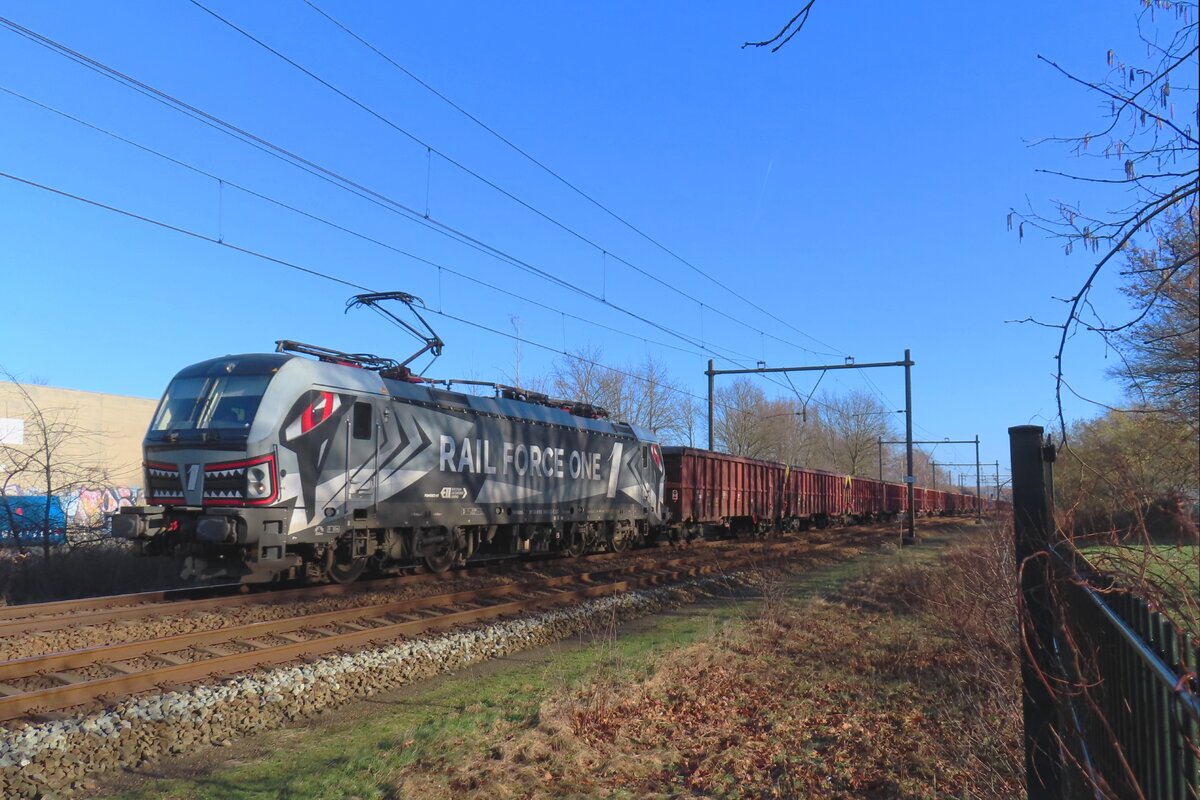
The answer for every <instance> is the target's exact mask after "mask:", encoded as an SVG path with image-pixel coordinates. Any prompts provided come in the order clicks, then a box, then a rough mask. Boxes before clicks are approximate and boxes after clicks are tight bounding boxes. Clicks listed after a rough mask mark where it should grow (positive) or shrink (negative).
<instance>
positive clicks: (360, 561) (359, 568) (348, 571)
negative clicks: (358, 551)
mask: <svg viewBox="0 0 1200 800" xmlns="http://www.w3.org/2000/svg"><path fill="white" fill-rule="evenodd" d="M349 549H350V548H349V547H348V546H340V547H334V548H330V549H329V550H327V551H326V553H327V555H326V556H325V575H326V576H327V577H328V578H329V580H331V581H333V582H334V583H353V582H354V581H356V580H358V579H359V578H360V577H361V576H362V574H363V572H364V571H365V570H366V568H367V559H366V557H365V556H364V557H361V558H353V557H351V556H350V553H349V552H348V551H349Z"/></svg>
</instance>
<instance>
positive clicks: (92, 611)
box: [0, 541, 736, 637]
mask: <svg viewBox="0 0 1200 800" xmlns="http://www.w3.org/2000/svg"><path fill="white" fill-rule="evenodd" d="M692 546H693V547H696V546H699V547H702V548H718V547H736V545H731V543H730V542H728V541H713V542H698V543H694V544H693V545H692ZM639 552H642V551H626V552H623V553H591V554H589V555H588V556H587V558H588V559H589V560H611V559H613V558H615V557H618V556H622V555H625V556H628V555H633V556H634V557H636V556H637V555H638V554H639ZM546 561H550V563H554V564H558V563H563V562H564V560H563V559H553V560H551V559H547V560H546ZM546 561H520V562H515V563H513V562H507V563H502V564H498V565H489V566H479V567H473V568H472V567H469V568H466V569H459V570H454V571H453V572H452V573H450V574H448V575H447V574H442V573H431V572H428V571H425V572H419V573H417V574H410V575H402V576H389V577H386V578H378V579H374V580H368V581H359V582H356V583H350V584H339V583H332V584H322V585H320V586H301V587H297V588H294V589H278V590H272V591H264V592H250V593H238V594H222V595H217V596H214V597H205V598H198V599H179V600H172V599H170V598H171V597H186V596H187V595H188V593H191V594H192V595H193V597H194V594H195V593H197V592H200V591H203V588H213V587H198V588H194V589H192V588H189V589H172V590H165V591H161V592H143V593H137V594H124V595H108V596H105V597H91V598H82V599H79V600H61V601H54V602H50V603H36V604H29V605H24V606H11V607H9V608H7V609H4V613H3V614H0V637H7V636H17V635H20V634H24V633H31V632H33V631H51V630H59V629H62V628H71V627H76V626H81V625H92V624H96V623H103V622H111V621H115V620H120V619H134V618H149V617H158V616H166V615H170V614H187V613H190V612H192V611H202V610H205V609H215V608H220V609H225V608H236V607H239V606H246V605H282V604H286V603H291V602H296V601H303V600H306V599H316V598H321V597H335V596H344V595H355V594H364V593H367V592H372V591H388V590H389V589H390V588H393V587H392V586H391V584H395V583H396V582H399V585H408V586H411V585H415V584H419V583H431V582H434V581H453V580H456V579H459V578H462V579H472V578H480V577H491V576H495V575H505V574H508V573H511V572H517V571H528V570H533V569H539V568H544V567H545V564H546ZM568 563H569V562H568ZM421 569H423V568H421ZM381 584H389V585H387V586H384V585H381ZM230 586H236V585H233V584H231V585H230ZM21 610H25V612H26V613H22V612H21ZM30 611H32V612H33V613H32V614H30V613H28V612H30Z"/></svg>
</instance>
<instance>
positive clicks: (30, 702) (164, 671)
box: [0, 544, 833, 720]
mask: <svg viewBox="0 0 1200 800" xmlns="http://www.w3.org/2000/svg"><path fill="white" fill-rule="evenodd" d="M832 546H833V545H832V544H828V545H814V546H810V547H809V548H806V549H805V550H804V551H802V552H812V551H813V550H814V549H824V548H826V547H832ZM786 548H787V546H786V545H776V546H774V547H768V548H766V549H768V550H771V551H774V550H777V549H786ZM681 560H686V559H681ZM757 561H758V559H757V558H756V557H755V555H754V554H746V555H745V556H742V557H741V558H738V559H735V560H734V561H732V562H720V563H715V564H713V563H710V564H692V565H688V564H681V565H680V566H677V567H674V568H672V569H658V570H654V571H652V572H648V573H644V574H641V575H639V576H638V577H635V578H628V579H625V580H616V581H611V582H608V583H602V584H598V585H594V586H586V587H583V588H579V589H567V590H562V591H554V590H553V589H554V587H552V586H550V587H548V586H546V584H545V582H542V583H541V587H542V588H546V589H550V590H551V591H550V592H549V593H548V594H541V595H538V596H535V597H530V598H523V599H518V600H510V601H508V602H498V603H496V604H494V605H487V606H484V607H482V608H471V609H466V610H462V611H451V612H449V613H445V614H440V615H437V616H433V617H427V618H424V619H417V620H409V621H405V622H399V623H393V624H389V625H383V626H380V627H376V628H367V629H364V630H352V631H349V632H346V633H339V634H335V635H332V636H326V637H322V638H316V639H309V640H305V641H302V642H289V643H288V644H286V645H278V646H273V647H268V648H264V649H253V650H251V651H249V652H245V653H234V654H230V655H226V656H218V657H214V658H208V659H203V660H198V661H190V662H184V663H181V664H170V665H166V666H158V667H154V668H152V669H148V670H143V671H139V672H134V673H130V674H124V673H122V674H118V675H112V676H108V677H103V678H95V679H92V680H83V681H79V682H76V683H69V684H66V685H63V686H55V687H51V688H47V689H39V690H34V691H31V692H23V693H19V694H11V695H7V696H4V697H0V720H11V719H16V718H18V717H21V716H23V715H27V714H29V713H31V712H36V713H44V712H48V711H57V710H61V709H65V708H70V707H72V706H78V705H82V704H86V703H90V702H93V701H96V700H99V699H102V698H107V697H116V696H126V695H130V694H134V693H137V692H141V691H146V690H149V689H153V688H155V687H160V686H163V685H173V684H181V683H187V682H191V681H197V680H203V679H205V678H208V677H210V676H213V675H229V674H236V673H240V672H245V671H247V670H250V669H255V668H259V667H263V666H269V665H277V664H282V663H287V662H289V661H294V660H296V659H298V658H302V657H313V656H318V655H324V654H327V653H331V652H335V651H339V650H345V649H348V648H355V647H362V646H364V645H368V644H372V643H382V642H386V641H394V640H396V639H397V638H402V637H411V636H413V635H415V634H420V633H424V632H428V631H433V630H442V629H446V628H450V627H454V626H457V625H465V624H470V623H474V622H479V621H482V620H487V619H493V618H495V617H500V616H505V615H510V614H520V613H526V612H529V611H535V610H541V609H544V608H549V607H554V606H560V605H570V604H574V603H578V602H581V601H584V600H588V599H592V598H596V597H605V596H610V595H615V594H619V593H622V592H627V591H634V590H637V589H641V588H645V587H647V586H654V585H660V584H664V583H669V582H675V581H679V580H682V579H684V578H688V577H695V576H701V575H710V574H713V573H719V572H725V571H727V570H730V569H738V568H741V567H744V566H748V565H753V564H755V563H756V562H757ZM563 577H564V578H566V577H569V576H563ZM554 580H557V579H554ZM495 588H506V587H495ZM484 591H489V590H484ZM530 591H533V590H532V589H530ZM510 592H511V589H510ZM461 594H462V595H463V596H464V597H466V596H470V595H476V596H475V597H472V598H471V599H472V600H478V599H479V598H478V596H477V595H478V594H479V592H478V591H475V592H465V593H461ZM494 599H498V600H499V599H503V598H502V597H497V598H494ZM461 602H467V600H463V601H461ZM306 624H307V623H306Z"/></svg>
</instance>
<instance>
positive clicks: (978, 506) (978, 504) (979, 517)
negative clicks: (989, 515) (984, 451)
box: [975, 433, 983, 524]
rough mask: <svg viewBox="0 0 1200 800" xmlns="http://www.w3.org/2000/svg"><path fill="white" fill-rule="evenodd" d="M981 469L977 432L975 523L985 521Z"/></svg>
mask: <svg viewBox="0 0 1200 800" xmlns="http://www.w3.org/2000/svg"><path fill="white" fill-rule="evenodd" d="M980 474H981V473H980V471H979V434H978V433H977V434H975V524H979V523H981V522H983V479H982V478H981V477H980Z"/></svg>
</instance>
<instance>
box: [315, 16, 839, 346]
mask: <svg viewBox="0 0 1200 800" xmlns="http://www.w3.org/2000/svg"><path fill="white" fill-rule="evenodd" d="M304 2H305V4H306V5H308V7H309V8H311V9H313V10H314V11H316V12H317V13H318V14H320V15H321V16H322V17H324V18H325V19H327V20H329V22H331V23H333V24H334V25H336V26H337V27H338V28H340V29H341V30H342V31H344V32H345V33H346V34H347V35H348V36H350V37H351V38H352V39H354V40H355V41H357V42H359V43H360V44H362V45H363V46H364V47H366V48H367V49H369V50H371V51H372V52H373V53H375V54H376V55H378V56H379V57H380V58H382V59H383V60H384V61H386V62H387V63H389V64H391V65H392V66H393V67H395V68H396V69H398V70H399V71H400V72H402V73H404V74H405V75H407V76H408V77H409V78H411V79H412V80H414V81H416V82H417V83H418V84H420V85H421V86H422V87H424V88H425V89H426V90H428V91H429V92H431V93H432V94H433V95H434V96H436V97H438V98H439V99H441V100H442V101H444V102H445V103H447V104H448V105H449V106H450V107H451V108H453V109H455V110H456V111H458V112H459V113H460V114H462V115H463V116H465V117H466V118H467V119H469V120H471V121H472V122H474V123H475V124H476V125H478V126H479V127H481V128H483V130H485V131H487V132H488V133H489V134H491V135H492V136H494V137H495V138H496V139H498V140H499V141H500V142H502V143H504V144H505V145H507V146H508V147H510V148H511V149H512V150H513V151H514V152H516V153H517V154H519V155H521V156H522V157H524V158H525V159H527V160H528V161H530V162H531V163H533V164H534V165H535V166H537V167H538V168H540V169H541V170H543V171H544V172H545V173H546V174H548V175H550V176H551V177H552V178H554V179H555V180H557V181H558V182H559V183H561V184H562V185H564V186H566V187H567V188H568V189H570V190H571V191H573V192H575V193H576V194H577V195H579V196H580V197H582V198H583V199H584V200H587V201H588V202H589V203H591V204H592V205H594V206H595V207H596V208H598V209H600V210H601V211H603V212H604V213H605V214H607V215H608V216H610V217H612V218H613V219H614V220H616V221H617V222H619V223H621V224H622V225H624V226H625V227H626V228H628V229H629V230H631V231H633V232H634V233H636V234H637V235H638V236H640V237H642V238H643V239H645V240H646V241H647V242H649V243H650V244H652V245H654V246H655V247H657V248H658V249H659V250H661V251H662V252H664V253H666V254H667V255H669V256H671V257H672V258H674V259H675V260H676V261H678V262H679V263H681V264H683V265H684V266H686V267H688V268H689V269H691V270H692V271H693V272H695V273H696V274H697V275H700V276H702V277H704V278H705V279H707V280H708V281H710V282H712V283H713V284H715V285H716V286H717V287H718V288H720V289H722V290H723V291H725V292H728V293H729V294H730V295H732V296H733V297H736V298H737V299H739V300H741V301H742V302H743V303H746V304H747V305H749V306H750V307H751V308H753V309H755V310H756V311H759V312H761V313H763V314H766V315H767V316H768V317H770V318H771V319H773V320H775V321H776V322H779V323H782V324H783V325H786V326H787V327H788V328H790V329H791V330H793V331H795V332H796V333H798V334H800V335H801V336H804V337H806V338H808V339H811V340H812V341H814V342H816V343H817V344H820V345H822V346H824V347H828V348H830V349H831V350H837V349H838V348H836V347H834V346H833V345H831V344H829V343H828V342H825V341H822V340H821V339H818V338H816V337H815V336H813V335H811V334H809V333H808V332H806V331H804V330H801V329H800V328H797V327H796V326H794V325H792V324H791V323H790V322H788V321H787V320H785V319H783V318H781V317H779V316H777V315H775V314H774V313H772V312H770V311H768V310H767V309H765V308H763V307H762V306H760V305H758V304H757V303H755V302H754V301H752V300H750V299H749V298H747V297H744V296H743V295H742V294H740V293H739V292H738V291H737V290H735V289H733V288H732V287H730V286H728V285H727V284H725V283H724V282H722V281H720V280H718V279H717V278H715V277H713V276H712V275H711V274H710V273H708V272H707V271H705V270H703V269H701V268H700V267H698V266H696V265H695V264H693V263H692V262H691V261H689V260H688V259H686V258H684V257H683V256H681V255H680V254H679V253H677V252H675V250H673V249H671V248H669V247H667V246H666V245H665V244H663V243H662V242H660V241H659V240H658V239H656V238H654V237H653V236H651V235H650V234H648V233H646V232H645V231H643V230H642V229H641V228H639V227H637V226H636V225H634V224H633V223H631V222H629V221H628V220H626V219H625V218H624V217H622V216H621V215H620V214H618V213H616V212H615V211H613V210H612V209H611V208H609V207H608V206H607V205H605V204H604V203H602V202H600V201H599V200H597V199H596V198H594V197H592V195H590V194H588V193H587V192H585V191H584V190H583V189H580V188H579V187H578V186H576V185H575V184H574V183H572V182H571V181H569V180H567V179H566V178H564V177H563V176H562V175H561V174H559V173H558V172H557V171H555V170H554V169H552V168H550V167H549V166H547V165H546V164H545V163H543V162H542V161H540V160H538V159H537V158H535V157H534V156H533V155H531V154H530V153H529V152H527V151H526V150H524V149H523V148H521V147H520V146H518V145H517V144H516V143H514V142H513V141H511V140H510V139H509V138H508V137H506V136H504V135H503V134H501V133H500V132H499V131H497V130H496V129H494V128H493V127H491V126H490V125H488V124H487V123H486V122H484V121H483V120H481V119H479V118H478V117H477V116H475V115H474V114H472V113H471V112H470V111H468V110H467V109H465V108H463V107H462V106H461V105H459V104H458V103H456V102H454V100H452V99H450V98H449V97H447V96H446V95H445V94H443V93H442V92H440V91H438V90H437V89H436V88H434V87H433V86H431V85H430V84H429V83H428V82H426V81H425V80H422V79H421V78H420V77H418V76H417V75H415V74H413V72H412V71H411V70H409V69H407V68H406V67H404V66H403V65H402V64H400V63H398V62H397V61H396V60H395V59H393V58H392V57H391V56H389V55H388V54H387V53H385V52H383V51H382V50H380V49H379V48H378V47H376V46H375V45H373V44H371V43H370V42H369V41H367V40H366V39H364V38H363V37H362V36H359V35H358V34H357V33H355V32H354V31H353V30H351V29H350V28H349V27H348V26H347V25H345V24H344V23H342V22H341V21H340V20H338V19H336V18H334V17H333V16H332V15H331V14H329V13H327V12H326V11H324V10H323V9H322V8H320V7H319V6H317V5H316V4H315V3H313V2H312V0H304ZM822 355H836V354H834V353H823V354H822ZM841 355H846V353H844V352H841Z"/></svg>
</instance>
